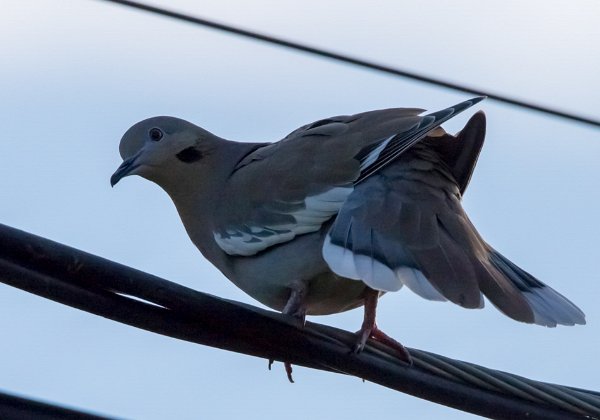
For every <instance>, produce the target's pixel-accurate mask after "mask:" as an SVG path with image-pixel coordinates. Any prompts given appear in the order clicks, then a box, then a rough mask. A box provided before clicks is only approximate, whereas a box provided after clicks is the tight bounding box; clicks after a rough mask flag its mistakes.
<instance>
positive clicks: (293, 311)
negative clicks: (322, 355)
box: [269, 282, 306, 383]
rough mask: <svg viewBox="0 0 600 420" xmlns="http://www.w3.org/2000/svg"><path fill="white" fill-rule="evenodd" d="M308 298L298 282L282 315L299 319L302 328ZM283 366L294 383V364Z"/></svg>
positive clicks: (304, 288) (293, 287)
mask: <svg viewBox="0 0 600 420" xmlns="http://www.w3.org/2000/svg"><path fill="white" fill-rule="evenodd" d="M305 296H306V287H305V285H304V284H302V283H301V282H297V283H295V284H294V285H293V286H292V289H291V292H290V297H289V299H288V301H287V303H286V304H285V307H284V308H283V311H281V313H283V314H285V315H291V316H293V317H294V318H297V319H298V320H299V321H300V322H301V323H302V326H304V324H305V323H306V308H305V307H304V297H305ZM273 362H274V360H273V359H270V360H269V370H271V365H273ZM283 366H284V367H285V373H286V374H287V378H288V381H290V382H291V383H294V378H292V364H291V363H290V362H283Z"/></svg>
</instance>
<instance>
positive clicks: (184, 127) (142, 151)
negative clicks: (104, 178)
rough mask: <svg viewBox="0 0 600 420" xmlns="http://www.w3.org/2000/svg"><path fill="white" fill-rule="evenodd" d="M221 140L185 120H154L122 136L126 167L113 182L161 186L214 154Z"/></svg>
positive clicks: (146, 121) (117, 173) (121, 167)
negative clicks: (139, 180)
mask: <svg viewBox="0 0 600 420" xmlns="http://www.w3.org/2000/svg"><path fill="white" fill-rule="evenodd" d="M218 140H219V138H218V137H216V136H214V135H212V134H211V133H209V132H208V131H206V130H204V129H202V128H200V127H198V126H196V125H194V124H192V123H190V122H187V121H185V120H182V119H179V118H174V117H153V118H148V119H147V120H143V121H140V122H138V123H137V124H135V125H133V126H132V127H131V128H130V129H129V130H127V132H126V133H125V134H124V135H123V138H122V139H121V144H120V145H119V152H120V153H121V157H122V158H123V163H122V164H121V166H119V168H118V169H117V170H116V171H115V173H114V174H113V175H112V176H111V178H110V184H111V185H112V186H114V185H116V184H117V182H119V181H120V180H121V179H122V178H123V177H126V176H128V175H140V176H142V177H144V178H146V179H149V180H151V181H154V182H156V183H158V184H162V182H161V181H163V180H165V179H168V178H173V177H176V176H177V174H178V173H183V172H184V171H185V170H186V169H187V168H188V167H189V166H190V165H192V164H196V163H198V162H201V161H202V159H204V158H205V157H206V156H207V155H209V154H210V153H211V150H213V149H214V148H215V147H217V142H218Z"/></svg>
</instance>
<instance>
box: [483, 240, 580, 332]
mask: <svg viewBox="0 0 600 420" xmlns="http://www.w3.org/2000/svg"><path fill="white" fill-rule="evenodd" d="M490 262H491V264H492V266H493V267H494V268H495V269H496V270H497V271H499V272H500V273H501V274H502V275H503V277H504V280H505V281H506V280H508V281H509V282H510V284H511V285H512V286H514V288H516V290H518V292H520V296H521V297H522V298H523V299H524V300H525V301H526V302H527V304H528V306H529V307H530V308H531V311H532V312H533V320H525V319H518V318H517V317H515V316H513V315H512V314H511V313H508V312H507V311H505V310H504V308H503V302H501V301H496V302H495V301H494V299H493V297H492V298H491V299H490V300H491V302H492V303H493V304H494V305H496V306H497V307H498V309H500V310H501V311H502V312H504V313H506V314H507V315H508V316H510V317H511V318H514V319H517V320H519V321H524V322H533V323H534V324H537V325H543V326H545V327H556V326H557V325H575V324H580V325H583V324H585V314H584V313H583V312H582V311H581V309H579V308H578V307H577V306H575V305H574V304H573V303H572V302H571V301H569V300H568V299H567V298H566V297H564V296H562V295H561V294H560V293H558V292H557V291H556V290H554V289H552V288H551V287H549V286H546V285H545V284H544V283H542V282H541V281H539V280H538V279H536V278H535V277H533V276H532V275H531V274H529V273H528V272H526V271H525V270H523V269H521V268H519V267H517V266H516V265H515V264H514V263H512V262H511V261H510V260H508V258H506V257H504V256H503V255H502V254H500V253H499V252H498V251H496V250H494V249H491V248H490ZM499 286H500V287H501V284H499ZM482 289H483V285H482ZM484 293H485V292H484ZM488 296H489V295H488Z"/></svg>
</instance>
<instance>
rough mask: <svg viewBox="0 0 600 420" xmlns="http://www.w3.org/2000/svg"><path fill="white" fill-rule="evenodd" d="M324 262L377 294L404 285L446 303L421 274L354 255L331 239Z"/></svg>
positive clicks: (325, 247) (417, 292)
mask: <svg viewBox="0 0 600 420" xmlns="http://www.w3.org/2000/svg"><path fill="white" fill-rule="evenodd" d="M323 259H324V260H325V262H326V263H327V265H329V268H331V270H332V271H333V272H334V273H335V274H337V275H338V276H341V277H345V278H348V279H352V280H360V281H362V282H364V283H365V284H366V285H367V286H369V287H370V288H372V289H375V290H381V291H384V292H395V291H397V290H400V288H402V286H404V285H405V286H407V287H408V288H409V289H410V290H412V291H413V292H415V293H416V294H418V295H419V296H421V297H423V298H425V299H429V300H437V301H446V300H447V299H446V298H445V297H444V296H442V294H441V293H440V292H439V291H438V290H437V289H436V288H435V287H433V286H432V285H431V283H429V281H428V280H427V278H426V277H425V276H424V275H423V273H422V272H421V271H420V270H417V269H416V268H412V267H406V266H402V267H398V268H395V269H394V268H391V267H388V266H387V265H385V264H384V263H382V262H380V261H377V260H376V259H374V258H371V257H369V256H368V255H362V254H355V253H353V252H352V251H351V250H350V249H347V248H344V247H341V246H338V245H334V244H333V243H331V237H330V236H329V235H327V237H326V238H325V242H324V243H323Z"/></svg>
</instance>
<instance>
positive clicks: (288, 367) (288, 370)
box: [283, 362, 294, 384]
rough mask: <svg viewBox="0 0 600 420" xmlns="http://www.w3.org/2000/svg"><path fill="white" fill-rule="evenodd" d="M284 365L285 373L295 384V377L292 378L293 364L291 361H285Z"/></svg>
mask: <svg viewBox="0 0 600 420" xmlns="http://www.w3.org/2000/svg"><path fill="white" fill-rule="evenodd" d="M283 365H284V366H285V373H286V374H287V378H288V381H290V383H292V384H293V383H294V378H292V364H291V363H290V362H283Z"/></svg>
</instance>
